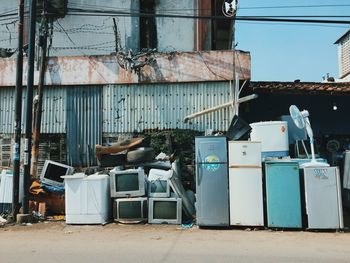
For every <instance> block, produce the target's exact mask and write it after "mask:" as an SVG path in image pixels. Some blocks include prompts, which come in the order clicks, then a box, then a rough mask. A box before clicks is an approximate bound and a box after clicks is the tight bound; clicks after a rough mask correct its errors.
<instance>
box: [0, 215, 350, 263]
mask: <svg viewBox="0 0 350 263" xmlns="http://www.w3.org/2000/svg"><path fill="white" fill-rule="evenodd" d="M0 253H1V254H0V262H1V263H12V262H16V263H18V262H21V261H22V262H26V263H32V262H33V263H38V262H50V263H51V262H65V263H69V262H78V263H87V262H96V263H100V262H101V263H102V262H108V263H111V262H152V263H158V262H159V263H160V262H191V263H193V262H262V263H264V262H269V263H271V262H332V263H334V262H350V233H314V232H282V231H279V232H277V231H267V230H266V231H265V230H263V231H261V230H260V231H244V230H206V229H205V230H203V229H197V228H192V229H187V230H185V229H179V227H178V226H166V225H136V226H131V225H117V224H109V225H107V226H67V225H65V224H64V223H62V222H56V223H39V224H35V225H32V226H12V227H6V228H1V229H0Z"/></svg>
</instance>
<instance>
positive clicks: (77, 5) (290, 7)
mask: <svg viewBox="0 0 350 263" xmlns="http://www.w3.org/2000/svg"><path fill="white" fill-rule="evenodd" d="M70 6H72V7H74V6H75V7H80V8H86V7H90V8H96V9H97V8H98V9H102V8H105V9H110V8H111V6H103V5H91V4H90V5H89V4H84V5H81V4H76V3H69V4H68V7H70ZM329 7H350V4H323V5H281V6H240V7H239V9H242V10H258V9H297V8H303V9H304V8H329ZM120 9H121V10H122V9H124V10H130V9H129V8H120ZM157 11H159V12H167V11H211V9H206V8H201V9H199V8H182V9H176V8H174V9H158V10H157Z"/></svg>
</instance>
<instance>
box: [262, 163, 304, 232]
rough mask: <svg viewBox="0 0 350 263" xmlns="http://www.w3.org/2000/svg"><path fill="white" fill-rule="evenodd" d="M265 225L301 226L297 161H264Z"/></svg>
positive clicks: (281, 226)
mask: <svg viewBox="0 0 350 263" xmlns="http://www.w3.org/2000/svg"><path fill="white" fill-rule="evenodd" d="M265 192H266V212H267V226H268V227H276V228H302V208H301V191H300V173H299V164H298V162H290V161H268V162H265Z"/></svg>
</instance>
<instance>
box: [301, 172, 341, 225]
mask: <svg viewBox="0 0 350 263" xmlns="http://www.w3.org/2000/svg"><path fill="white" fill-rule="evenodd" d="M304 188H305V206H306V214H307V221H308V228H309V229H339V228H344V222H343V207H342V199H341V186H340V177H339V169H338V167H313V168H311V167H310V168H304Z"/></svg>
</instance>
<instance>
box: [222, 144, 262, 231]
mask: <svg viewBox="0 0 350 263" xmlns="http://www.w3.org/2000/svg"><path fill="white" fill-rule="evenodd" d="M262 183H263V182H262V167H261V143H260V142H249V141H230V142H229V196H230V225H232V226H263V225H264V207H263V185H262Z"/></svg>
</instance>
